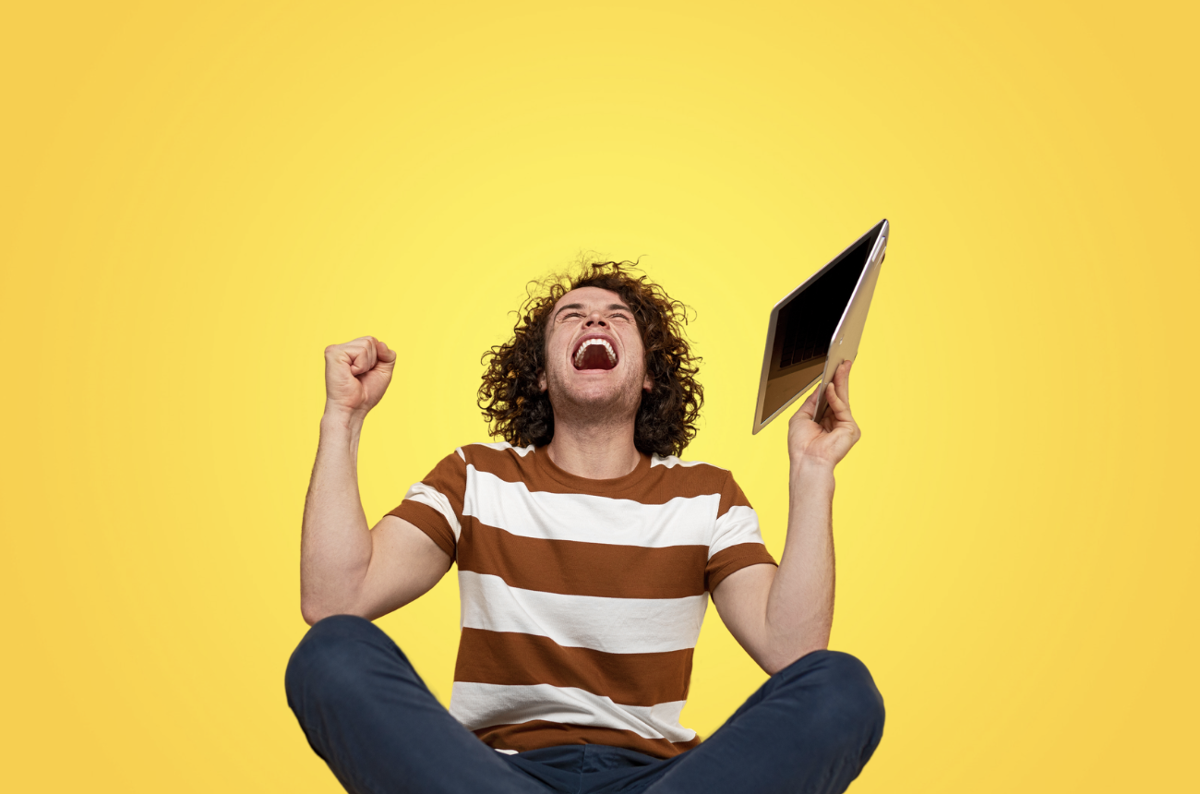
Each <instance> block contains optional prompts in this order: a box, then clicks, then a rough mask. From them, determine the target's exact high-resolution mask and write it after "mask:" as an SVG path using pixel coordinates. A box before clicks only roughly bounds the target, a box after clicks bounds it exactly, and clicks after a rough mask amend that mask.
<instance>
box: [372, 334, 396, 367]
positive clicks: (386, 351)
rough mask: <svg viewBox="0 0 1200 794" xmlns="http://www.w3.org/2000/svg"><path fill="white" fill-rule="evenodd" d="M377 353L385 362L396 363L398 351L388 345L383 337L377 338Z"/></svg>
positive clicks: (380, 359)
mask: <svg viewBox="0 0 1200 794" xmlns="http://www.w3.org/2000/svg"><path fill="white" fill-rule="evenodd" d="M375 355H376V356H378V358H379V361H381V362H383V363H384V364H394V363H396V351H395V350H392V349H391V348H390V347H388V346H387V343H386V342H384V341H383V340H381V339H376V340H375Z"/></svg>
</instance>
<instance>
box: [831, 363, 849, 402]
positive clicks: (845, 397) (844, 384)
mask: <svg viewBox="0 0 1200 794" xmlns="http://www.w3.org/2000/svg"><path fill="white" fill-rule="evenodd" d="M852 366H854V361H853V360H851V359H846V360H845V361H843V362H842V363H841V364H838V368H837V372H835V373H833V382H834V383H836V384H837V387H838V394H839V395H841V397H842V401H843V402H844V403H846V404H847V405H849V404H850V367H852Z"/></svg>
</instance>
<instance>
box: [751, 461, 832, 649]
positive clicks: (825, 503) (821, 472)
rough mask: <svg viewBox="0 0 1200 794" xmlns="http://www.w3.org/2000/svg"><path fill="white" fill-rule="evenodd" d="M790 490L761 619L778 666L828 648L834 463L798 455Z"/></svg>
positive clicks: (791, 473)
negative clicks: (778, 555) (779, 553)
mask: <svg viewBox="0 0 1200 794" xmlns="http://www.w3.org/2000/svg"><path fill="white" fill-rule="evenodd" d="M789 490H790V500H789V508H788V530H787V541H786V543H785V545H784V549H783V556H782V558H781V559H780V561H779V570H778V572H776V574H775V578H774V581H773V582H772V583H771V589H770V591H769V594H768V597H767V607H766V618H765V629H766V634H767V637H768V643H769V647H770V649H771V656H772V657H774V658H776V659H779V660H782V661H781V663H780V664H779V667H783V666H786V665H787V664H790V663H791V662H792V661H795V660H796V659H799V658H800V657H801V656H803V655H804V654H806V653H809V652H810V651H815V650H821V649H824V648H826V647H828V645H829V632H830V629H831V628H832V626H833V593H834V554H833V491H834V477H833V466H832V465H829V464H825V463H821V462H815V461H811V460H808V459H806V458H801V460H800V462H799V463H796V464H793V465H792V467H791V472H790V489H789Z"/></svg>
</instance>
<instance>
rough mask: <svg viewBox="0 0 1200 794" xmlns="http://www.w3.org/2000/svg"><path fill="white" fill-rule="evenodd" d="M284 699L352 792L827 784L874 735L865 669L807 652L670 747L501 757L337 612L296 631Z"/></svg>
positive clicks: (393, 653) (861, 761)
mask: <svg viewBox="0 0 1200 794" xmlns="http://www.w3.org/2000/svg"><path fill="white" fill-rule="evenodd" d="M287 697H288V705H289V706H291V707H292V711H294V712H295V714H296V718H297V719H299V720H300V726H301V727H302V728H303V729H304V733H305V735H306V736H307V737H308V741H309V744H311V745H312V748H313V749H314V750H315V751H316V752H317V755H319V756H321V758H323V759H324V760H325V762H326V763H327V764H329V768H330V769H332V770H333V773H334V775H336V776H337V779H338V780H339V781H340V782H341V784H342V785H343V786H344V787H345V788H346V790H347V791H349V792H352V793H353V794H408V792H413V794H440V793H442V792H445V793H446V794H485V793H492V792H494V793H495V794H545V793H546V792H561V793H562V794H568V793H569V794H617V793H618V792H620V794H636V793H640V792H647V793H648V794H667V793H668V792H676V793H678V794H708V793H709V792H713V794H718V793H719V794H733V793H734V792H736V793H737V794H768V792H770V793H772V794H773V793H774V792H779V794H783V792H787V793H788V794H834V792H842V791H845V790H846V787H847V786H849V785H850V782H851V781H852V780H854V778H856V777H857V776H858V773H859V772H860V771H862V768H863V766H864V765H865V764H866V763H867V760H868V759H869V758H870V757H871V753H873V752H874V751H875V747H876V745H878V744H879V739H880V738H881V737H882V735H883V699H882V698H881V697H880V696H879V690H877V689H876V688H875V683H874V681H872V680H871V674H870V673H868V672H867V668H866V667H865V666H863V664H862V662H860V661H858V660H857V659H855V658H854V657H853V656H849V655H848V654H844V653H837V652H834V651H816V652H814V653H810V654H808V655H807V656H805V657H804V658H802V659H800V660H799V661H797V662H795V663H794V664H792V665H790V666H789V667H787V668H785V669H783V670H781V671H779V672H778V673H776V674H775V675H773V676H771V678H770V679H769V680H768V681H767V682H766V683H765V684H763V685H762V687H761V688H759V690H758V691H757V692H755V693H754V694H753V695H751V697H750V699H749V700H747V701H746V702H745V704H743V705H742V707H741V708H739V709H738V710H737V711H736V712H735V713H734V715H733V716H732V717H730V718H729V720H728V721H726V723H725V724H724V725H722V726H721V728H720V729H719V730H717V731H716V732H715V733H714V734H713V735H712V736H710V737H709V738H708V739H706V740H705V741H704V742H702V743H701V744H700V745H699V746H698V747H695V748H693V749H691V750H688V751H687V752H685V753H682V754H681V755H678V756H676V757H675V758H670V759H661V758H653V757H651V756H648V755H643V754H641V753H637V752H633V751H632V750H625V749H622V748H617V747H605V746H603V745H594V744H591V745H568V746H563V747H547V748H545V749H542V750H532V751H529V752H525V753H519V754H516V755H505V754H503V753H498V752H496V751H495V750H492V749H491V748H490V747H488V746H487V745H485V744H484V743H483V742H481V741H480V740H479V739H477V738H476V737H475V736H474V735H473V734H472V733H471V732H470V731H468V730H467V729H466V728H465V727H463V726H462V725H461V724H460V723H459V722H458V721H457V720H455V719H454V718H453V717H451V716H450V713H449V712H448V711H446V709H445V708H444V707H443V706H442V705H441V704H440V703H439V702H438V701H437V699H436V698H435V697H434V696H433V695H432V694H431V693H430V691H429V690H428V689H427V688H426V687H425V684H424V683H423V682H422V681H421V679H420V677H419V676H418V675H417V674H416V671H414V670H413V668H412V665H411V664H409V662H408V659H407V658H405V656H404V654H403V653H402V652H401V651H400V649H399V648H398V647H396V644H395V643H394V642H392V641H391V639H390V638H388V636H387V635H386V634H384V633H383V631H381V630H380V629H379V628H377V627H376V626H375V625H374V624H372V623H370V622H369V621H366V620H363V619H362V618H356V617H352V616H350V615H336V616H334V617H330V618H326V619H325V620H322V621H320V622H318V623H317V624H316V625H315V626H313V627H312V629H311V630H310V631H309V632H308V634H307V635H305V637H304V639H303V640H302V641H301V642H300V645H299V647H297V648H296V651H295V652H294V653H293V654H292V658H291V661H290V662H289V663H288V668H287Z"/></svg>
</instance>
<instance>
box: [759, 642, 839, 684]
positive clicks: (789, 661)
mask: <svg viewBox="0 0 1200 794" xmlns="http://www.w3.org/2000/svg"><path fill="white" fill-rule="evenodd" d="M827 650H829V642H828V640H827V641H825V642H809V643H802V644H798V645H794V646H792V647H790V648H787V649H780V650H779V651H777V652H775V653H771V654H767V655H766V656H765V657H764V658H763V659H762V660H761V661H760V662H759V663H758V664H759V667H761V668H762V669H763V671H764V672H765V673H766V674H767V675H775V674H776V673H778V672H780V671H781V670H783V669H784V668H786V667H790V666H792V665H793V664H795V663H796V662H798V661H800V660H801V659H803V658H804V657H805V656H808V655H809V654H810V653H812V652H813V651H827Z"/></svg>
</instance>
